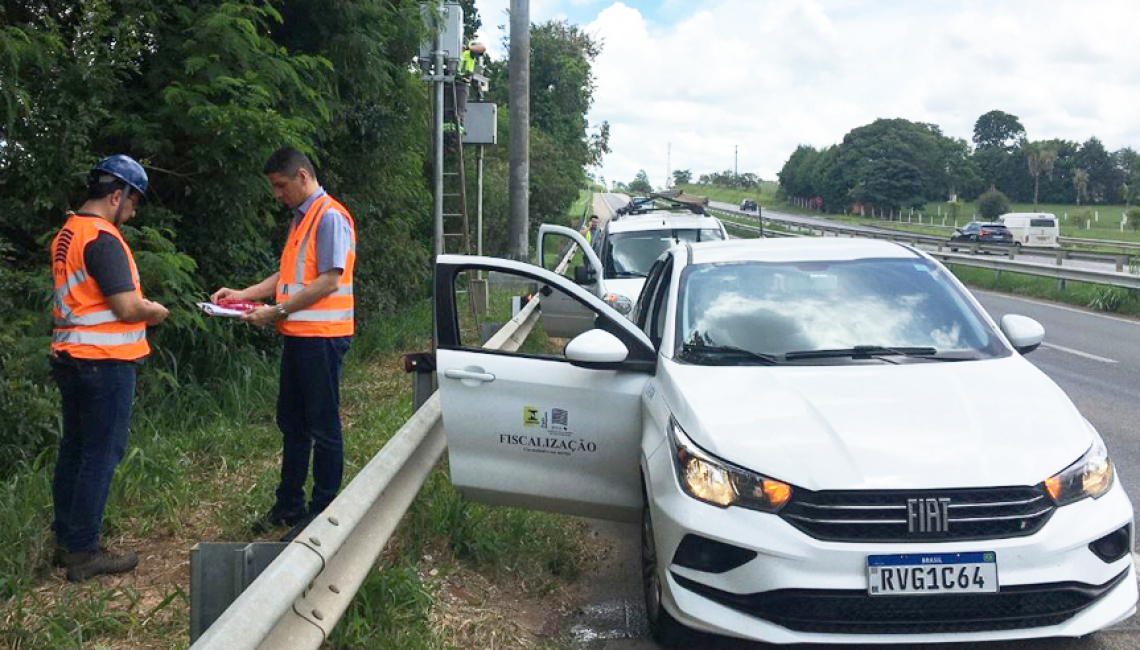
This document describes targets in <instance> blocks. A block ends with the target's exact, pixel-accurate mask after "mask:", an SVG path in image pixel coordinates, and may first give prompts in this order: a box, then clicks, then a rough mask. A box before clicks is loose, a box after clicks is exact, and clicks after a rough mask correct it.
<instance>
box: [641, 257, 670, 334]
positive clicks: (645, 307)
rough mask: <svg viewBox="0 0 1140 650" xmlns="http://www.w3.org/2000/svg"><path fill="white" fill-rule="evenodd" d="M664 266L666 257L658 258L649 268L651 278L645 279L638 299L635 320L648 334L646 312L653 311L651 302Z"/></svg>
mask: <svg viewBox="0 0 1140 650" xmlns="http://www.w3.org/2000/svg"><path fill="white" fill-rule="evenodd" d="M664 267H665V260H664V259H658V260H657V261H656V262H654V263H653V268H652V269H650V270H649V279H648V280H646V281H645V286H644V287H643V288H642V290H641V296H640V297H639V298H638V300H637V307H636V311H635V312H634V316H633V322H634V323H636V324H637V327H638V328H639V329H641V331H643V332H645V333H646V334H649V330H648V329H646V327H645V321H646V320H647V319H646V314H649V313H651V312H650V311H649V310H650V304H651V303H652V301H653V294H654V293H655V292H656V291H657V283H658V282H660V281H661V270H662V269H663V268H664Z"/></svg>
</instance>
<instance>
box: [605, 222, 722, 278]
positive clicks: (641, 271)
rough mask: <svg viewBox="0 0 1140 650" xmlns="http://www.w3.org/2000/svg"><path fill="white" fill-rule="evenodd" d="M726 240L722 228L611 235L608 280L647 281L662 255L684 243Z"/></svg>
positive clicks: (608, 245)
mask: <svg viewBox="0 0 1140 650" xmlns="http://www.w3.org/2000/svg"><path fill="white" fill-rule="evenodd" d="M714 239H715V240H720V239H724V235H723V234H722V233H721V232H720V229H718V228H678V229H672V228H670V229H661V230H639V231H633V232H621V233H610V234H609V236H608V237H607V238H606V242H605V248H604V250H603V253H602V266H603V267H604V270H605V276H606V278H609V279H616V278H643V277H645V276H646V275H648V273H649V269H650V267H652V266H653V262H655V261H656V260H657V258H658V257H660V256H661V254H662V253H664V252H665V251H667V250H669V249H670V248H672V247H673V246H674V245H676V244H678V243H681V242H698V241H710V240H714Z"/></svg>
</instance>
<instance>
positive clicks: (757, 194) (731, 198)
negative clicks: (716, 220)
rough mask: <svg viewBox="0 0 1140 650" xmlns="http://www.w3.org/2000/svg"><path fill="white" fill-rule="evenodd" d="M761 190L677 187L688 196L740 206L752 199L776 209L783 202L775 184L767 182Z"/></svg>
mask: <svg viewBox="0 0 1140 650" xmlns="http://www.w3.org/2000/svg"><path fill="white" fill-rule="evenodd" d="M761 188H762V189H761V190H760V191H757V190H755V189H747V190H742V189H733V188H728V187H716V186H713V185H693V184H685V185H677V186H676V189H679V190H682V191H684V192H685V193H686V194H697V195H699V196H707V197H709V200H710V201H724V202H726V203H734V204H736V205H740V201H741V200H743V199H752V200H754V201H756V203H757V204H758V205H759V206H760V207H761V208H765V207H775V206H776V205H778V204H780V203H781V202H780V201H778V200H777V198H776V187H775V183H771V182H765V183H763V184H762V185H761Z"/></svg>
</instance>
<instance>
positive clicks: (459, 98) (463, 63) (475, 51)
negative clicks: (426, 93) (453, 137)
mask: <svg viewBox="0 0 1140 650" xmlns="http://www.w3.org/2000/svg"><path fill="white" fill-rule="evenodd" d="M486 51H487V48H485V47H484V46H483V44H482V43H479V42H478V41H471V42H470V43H468V44H467V45H466V46H465V47H464V48H463V53H462V54H461V55H460V56H459V69H458V70H457V71H456V73H455V82H454V86H453V93H454V96H451V95H448V94H446V93H445V96H444V115H445V116H447V117H448V118H451V119H449V120H448V121H449V122H451V123H454V125H455V126H448V125H446V124H445V125H444V130H446V131H452V130H457V131H462V128H463V116H464V114H465V113H466V112H467V96H468V94H469V92H470V86H471V83H472V81H473V80H474V75H475V63H476V60H477V58H478V57H480V56H483V53H484V52H486ZM449 100H450V101H449ZM449 103H450V104H451V106H448V105H447V104H449Z"/></svg>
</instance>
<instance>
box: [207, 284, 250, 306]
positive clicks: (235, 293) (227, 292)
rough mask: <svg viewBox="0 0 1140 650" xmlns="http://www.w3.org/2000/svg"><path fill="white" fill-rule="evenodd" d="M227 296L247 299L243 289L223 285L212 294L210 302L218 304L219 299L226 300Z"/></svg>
mask: <svg viewBox="0 0 1140 650" xmlns="http://www.w3.org/2000/svg"><path fill="white" fill-rule="evenodd" d="M226 298H232V299H234V300H244V299H245V297H244V296H242V295H241V291H239V290H237V289H230V288H229V287H222V288H221V289H218V290H217V291H215V292H214V294H213V295H212V296H210V302H212V303H214V304H217V302H218V301H219V300H225V299H226Z"/></svg>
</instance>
